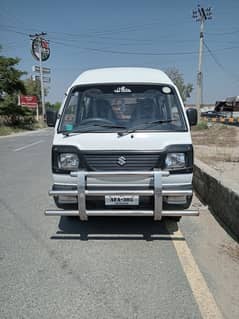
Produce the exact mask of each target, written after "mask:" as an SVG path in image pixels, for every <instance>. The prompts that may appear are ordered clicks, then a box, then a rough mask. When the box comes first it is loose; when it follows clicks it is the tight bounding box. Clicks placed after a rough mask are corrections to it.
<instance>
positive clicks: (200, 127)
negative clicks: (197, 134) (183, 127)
mask: <svg viewBox="0 0 239 319" xmlns="http://www.w3.org/2000/svg"><path fill="white" fill-rule="evenodd" d="M207 129H208V125H207V122H205V121H200V122H198V124H197V125H196V126H193V127H192V130H193V131H201V130H207Z"/></svg>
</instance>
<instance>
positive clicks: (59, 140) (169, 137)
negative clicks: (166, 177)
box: [53, 132, 192, 151]
mask: <svg viewBox="0 0 239 319" xmlns="http://www.w3.org/2000/svg"><path fill="white" fill-rule="evenodd" d="M179 144H180V145H185V144H192V140H191V135H190V132H137V133H130V134H127V135H124V136H119V135H118V134H117V133H77V134H75V133H74V134H72V135H69V136H65V135H63V134H62V133H58V134H55V136H54V140H53V145H67V146H75V147H77V148H78V149H79V150H85V151H93V150H98V151H101V150H102V151H110V150H112V151H122V150H125V151H128V150H131V151H132V150H133V151H134V150H135V151H139V150H146V151H154V150H155V151H159V150H163V149H164V148H165V147H167V146H169V145H179Z"/></svg>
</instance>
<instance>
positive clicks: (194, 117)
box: [186, 108, 198, 126]
mask: <svg viewBox="0 0 239 319" xmlns="http://www.w3.org/2000/svg"><path fill="white" fill-rule="evenodd" d="M186 113H187V117H188V121H189V125H190V126H193V125H197V122H198V112H197V110H196V109H193V108H190V109H187V111H186Z"/></svg>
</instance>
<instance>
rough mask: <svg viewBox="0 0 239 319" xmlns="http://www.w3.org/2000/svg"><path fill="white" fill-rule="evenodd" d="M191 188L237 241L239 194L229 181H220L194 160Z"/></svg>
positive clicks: (238, 231) (208, 168) (238, 236)
mask: <svg viewBox="0 0 239 319" xmlns="http://www.w3.org/2000/svg"><path fill="white" fill-rule="evenodd" d="M193 186H194V190H195V191H196V193H198V195H199V197H200V198H201V199H202V200H203V201H204V202H205V203H206V204H207V205H208V206H209V208H210V209H211V210H212V211H213V213H214V214H215V216H216V217H218V219H219V220H220V221H221V222H222V224H224V225H225V226H226V228H227V229H228V230H229V231H231V232H232V234H233V235H234V236H235V237H236V239H237V240H239V192H238V190H237V189H236V187H233V185H232V184H230V185H229V181H227V180H224V181H223V182H222V181H220V176H219V174H218V173H217V172H216V171H215V170H214V169H212V168H211V167H209V166H208V165H206V164H204V163H202V162H201V161H199V160H195V164H194V177H193Z"/></svg>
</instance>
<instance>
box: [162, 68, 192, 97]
mask: <svg viewBox="0 0 239 319" xmlns="http://www.w3.org/2000/svg"><path fill="white" fill-rule="evenodd" d="M165 73H166V74H167V75H168V77H169V78H170V79H171V80H172V81H173V83H174V84H175V85H176V86H177V88H178V90H179V93H180V95H181V97H182V100H183V102H185V101H186V100H187V98H189V97H190V96H191V93H192V90H193V85H192V83H188V84H185V82H184V78H183V75H182V74H181V73H180V72H179V70H178V69H176V68H168V69H167V70H165Z"/></svg>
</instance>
